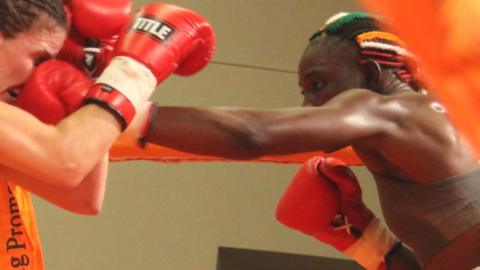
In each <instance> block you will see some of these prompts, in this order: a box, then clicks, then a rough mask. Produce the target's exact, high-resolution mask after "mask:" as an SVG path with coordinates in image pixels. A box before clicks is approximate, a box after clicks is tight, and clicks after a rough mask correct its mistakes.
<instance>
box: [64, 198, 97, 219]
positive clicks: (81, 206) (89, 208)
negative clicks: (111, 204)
mask: <svg viewBox="0 0 480 270" xmlns="http://www.w3.org/2000/svg"><path fill="white" fill-rule="evenodd" d="M102 207H103V205H102V203H101V202H98V201H96V200H88V199H84V200H81V201H79V202H77V203H76V204H75V206H73V207H72V208H70V209H68V210H69V211H70V212H73V213H75V214H79V215H84V216H96V215H99V214H100V213H101V212H102Z"/></svg>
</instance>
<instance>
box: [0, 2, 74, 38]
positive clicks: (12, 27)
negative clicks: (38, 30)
mask: <svg viewBox="0 0 480 270" xmlns="http://www.w3.org/2000/svg"><path fill="white" fill-rule="evenodd" d="M42 15H46V16H48V17H49V18H51V19H53V21H54V22H55V23H57V24H58V25H60V26H62V27H65V28H66V27H67V16H66V14H65V10H64V9H63V2H62V0H1V1H0V32H1V33H2V35H3V37H5V38H14V37H15V35H16V34H18V33H21V32H24V31H27V30H29V29H31V27H32V26H33V25H34V23H35V22H36V21H37V20H38V19H39V17H40V16H42Z"/></svg>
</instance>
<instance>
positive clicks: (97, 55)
mask: <svg viewBox="0 0 480 270" xmlns="http://www.w3.org/2000/svg"><path fill="white" fill-rule="evenodd" d="M131 6H132V3H131V1H130V0H90V1H83V0H82V1H78V0H72V1H66V4H65V10H66V12H67V14H68V17H69V21H70V22H71V29H70V32H69V34H68V37H67V39H66V40H65V42H64V44H63V46H62V49H61V50H60V52H59V53H58V55H57V59H61V60H65V61H68V62H70V63H72V64H74V65H75V66H76V67H78V68H79V69H81V70H84V71H85V73H86V74H88V75H89V77H92V78H96V77H98V76H99V75H100V74H101V72H102V71H103V70H104V69H105V67H106V66H107V65H108V63H109V62H110V60H111V58H112V56H113V49H114V46H115V43H116V41H117V39H118V34H119V33H120V32H121V30H123V28H125V27H126V26H127V24H128V22H129V21H130V11H131ZM98 22H102V25H101V27H99V25H98Z"/></svg>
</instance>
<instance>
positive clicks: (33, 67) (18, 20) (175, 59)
mask: <svg viewBox="0 0 480 270" xmlns="http://www.w3.org/2000/svg"><path fill="white" fill-rule="evenodd" d="M74 2H75V3H76V4H77V6H74ZM111 2H112V1H104V0H92V1H71V2H70V3H69V4H70V5H72V6H71V7H72V14H73V16H75V12H79V11H78V10H82V8H81V6H80V7H79V6H78V5H81V4H82V3H83V4H85V6H87V7H83V12H85V9H87V11H88V7H92V6H95V5H97V6H98V5H102V4H108V3H111ZM101 10H105V9H101ZM0 13H1V14H0V61H1V62H2V63H3V65H2V68H1V69H0V95H1V100H2V101H3V102H0V122H1V124H0V136H1V137H2V142H1V143H0V152H1V153H2V154H1V155H0V177H1V181H0V188H1V190H0V200H1V201H0V208H1V209H0V210H1V211H2V213H8V212H9V211H8V210H10V214H11V215H17V214H18V215H20V216H21V217H20V218H21V219H22V222H20V223H18V222H16V223H15V226H21V228H22V230H20V229H19V228H17V227H15V228H10V227H9V225H8V224H10V222H11V220H10V217H9V216H8V215H1V216H0V218H1V220H0V237H1V239H0V241H1V242H2V246H4V247H5V246H6V250H1V252H0V254H1V255H0V268H1V269H14V268H15V269H17V268H18V267H21V268H22V269H43V263H42V260H41V252H40V247H39V245H38V238H37V239H27V238H36V237H35V236H32V235H36V234H32V232H35V219H34V215H33V212H32V210H31V209H28V208H29V207H31V204H30V200H29V197H28V193H26V192H24V191H23V190H22V189H21V187H22V188H25V189H27V190H29V191H32V192H35V193H36V194H38V195H39V196H40V197H42V198H44V199H46V200H49V201H50V202H52V203H55V204H57V205H59V206H61V207H63V208H65V209H68V210H70V211H74V212H77V213H82V214H95V213H97V212H98V211H99V209H100V207H101V203H102V199H103V191H104V185H105V178H106V168H107V167H106V162H107V154H106V153H107V151H108V149H109V147H110V145H111V144H112V143H113V141H114V140H115V139H116V137H117V136H118V134H120V132H121V131H122V130H123V129H125V127H126V126H127V125H128V124H129V122H130V120H131V118H133V116H134V115H135V113H136V111H137V108H138V107H140V106H142V105H143V103H144V102H145V101H146V99H148V97H149V95H150V94H151V92H152V91H153V90H154V88H155V86H156V85H157V84H159V83H160V82H161V81H162V80H164V79H165V78H166V77H167V76H169V75H170V74H171V73H173V72H177V73H182V74H184V73H185V71H186V72H187V73H188V74H193V73H195V72H196V71H198V70H199V69H201V68H202V67H203V65H205V64H206V63H207V62H208V60H209V57H210V56H211V52H212V49H213V32H212V30H211V27H210V25H209V24H208V22H207V21H206V20H205V19H204V18H202V17H201V16H199V15H198V14H195V13H194V12H192V11H189V10H186V9H181V8H176V7H172V6H161V5H160V6H159V5H155V4H152V5H149V6H147V7H145V8H144V9H143V10H142V11H140V12H139V13H138V17H142V16H147V15H148V16H150V18H153V19H152V21H154V22H156V23H158V22H157V20H158V21H159V22H168V24H169V25H170V26H171V27H172V28H174V29H175V33H172V35H171V37H170V39H169V43H168V46H166V45H165V44H163V43H162V42H161V41H158V40H154V41H151V40H150V37H149V36H148V35H147V34H145V33H143V32H141V31H136V30H135V29H125V28H123V30H122V31H121V32H120V33H119V41H118V42H117V43H116V44H115V46H116V47H115V51H113V52H112V53H111V58H112V62H111V63H110V64H108V65H106V67H105V70H103V71H102V72H100V77H99V79H98V80H97V81H96V82H94V83H92V82H91V81H90V80H89V78H87V77H86V75H85V74H84V73H83V72H81V71H78V70H77V69H76V68H75V67H74V66H72V65H71V64H69V63H66V62H63V61H59V60H48V59H50V58H53V57H55V56H56V55H57V53H58V52H59V51H60V49H61V47H62V44H63V42H64V40H65V38H66V36H67V32H68V30H69V29H68V26H69V24H68V23H67V16H66V14H65V10H64V6H63V2H62V1H60V0H46V1H45V0H42V1H39V0H38V1H37V0H28V1H27V0H5V1H1V2H0ZM90 19H91V18H90ZM80 25H81V23H80V22H79V21H78V18H77V20H76V21H75V20H74V22H73V26H74V27H76V30H79V29H80V28H81V27H80ZM84 27H85V26H83V30H85V28H84ZM115 29H116V28H115ZM82 33H83V34H85V35H89V34H90V32H82ZM94 38H95V37H94ZM142 40H143V41H144V42H142ZM203 40H208V42H206V41H205V42H204V41H203ZM137 43H141V44H143V45H142V47H141V48H139V47H138V46H137V45H136V44H137ZM199 44H201V46H199ZM202 59H203V61H202ZM102 68H103V67H102ZM19 89H20V91H19ZM17 95H18V97H17ZM80 97H81V98H80ZM37 101H40V102H41V103H42V104H43V105H44V107H43V108H42V110H41V111H38V110H36V108H38V106H37V105H34V103H35V102H37ZM12 104H14V105H15V106H17V107H21V108H24V109H28V110H29V111H30V112H32V113H33V114H34V115H31V114H29V113H27V112H25V111H24V110H21V109H19V108H17V107H15V106H12ZM65 112H68V113H71V112H73V113H72V114H71V115H70V116H68V117H66V118H63V117H64V116H65V115H61V116H60V114H63V113H65ZM47 116H48V118H45V117H47ZM37 117H38V118H37ZM39 119H40V120H44V122H41V121H39ZM86 157H88V158H86ZM18 201H21V202H18ZM17 202H18V203H17ZM12 204H14V205H17V204H18V205H20V206H21V207H19V208H20V209H19V213H17V212H11V211H13V210H12V209H14V210H15V209H16V208H12ZM14 229H15V230H14ZM23 229H24V230H23ZM18 230H20V231H18ZM25 231H26V232H25ZM13 232H15V233H13ZM12 234H13V235H12ZM5 243H6V245H4V244H5Z"/></svg>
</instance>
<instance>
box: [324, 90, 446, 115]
mask: <svg viewBox="0 0 480 270" xmlns="http://www.w3.org/2000/svg"><path fill="white" fill-rule="evenodd" d="M327 104H329V105H331V106H336V105H341V106H342V107H345V108H350V109H351V110H356V111H363V112H366V113H368V114H369V115H370V116H372V117H376V118H380V119H385V120H388V121H398V120H402V119H405V117H407V118H409V117H412V116H413V115H414V114H418V113H426V114H444V113H445V109H444V107H443V106H442V105H441V104H440V103H438V102H437V101H436V100H434V99H432V98H431V97H430V96H427V95H423V94H420V93H417V92H413V91H404V92H399V93H395V94H391V95H381V94H378V93H376V92H373V91H370V90H367V89H352V90H349V91H345V92H343V93H341V94H339V95H338V96H336V97H335V98H333V99H332V100H331V101H329V102H328V103H327Z"/></svg>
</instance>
